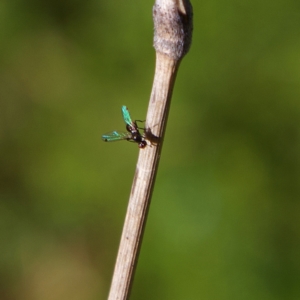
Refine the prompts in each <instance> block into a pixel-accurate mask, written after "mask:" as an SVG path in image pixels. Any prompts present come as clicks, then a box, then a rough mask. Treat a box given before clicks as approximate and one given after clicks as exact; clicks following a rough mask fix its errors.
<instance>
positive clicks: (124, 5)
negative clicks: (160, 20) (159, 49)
mask: <svg viewBox="0 0 300 300" xmlns="http://www.w3.org/2000/svg"><path fill="white" fill-rule="evenodd" d="M194 2H195V3H193V6H194V35H193V43H192V47H191V50H190V53H189V54H188V55H187V56H186V57H185V58H184V60H183V61H182V64H181V67H180V70H179V73H178V77H177V81H176V85H175V89H174V93H173V100H172V106H171V111H170V116H169V122H168V126H167V132H166V137H165V143H164V149H163V152H162V156H161V161H160V169H159V173H158V176H157V180H156V186H155V190H154V193H153V199H152V204H151V208H150V213H149V217H148V223H147V228H146V231H145V235H144V243H143V245H142V249H141V255H140V260H139V265H138V268H137V273H136V276H135V282H134V285H133V289H132V297H131V299H132V300H141V299H143V300H198V299H205V300H212V299H213V300H214V299H217V300H227V299H228V300H229V299H230V300H235V299H236V300H241V299H242V300H248V299H249V300H253V299H264V300H282V299H284V300H296V299H300V285H299V282H300V258H299V257H300V256H299V253H300V217H299V215H300V201H299V200H300V39H299V36H300V4H299V3H300V2H299V1H298V0H291V1H280V0H275V1H274V0H273V1H270V0H266V1H263V2H262V1H242V2H241V1H229V2H228V1H227V2H224V1H221V2H220V1H207V2H203V1H197V2H196V1H194ZM152 5H153V3H152V2H151V1H150V2H149V1H148V3H146V2H145V1H140V2H139V3H138V2H131V3H130V2H128V1H127V2H124V1H106V2H105V1H95V0H87V1H58V0H55V1H52V0H51V1H50V0H46V1H38V0H29V1H25V0H15V1H9V0H3V1H1V3H0V40H1V46H0V153H1V155H0V160H1V161H0V238H1V250H0V270H1V272H0V299H1V300H10V299H15V300H52V299H53V300H54V299H55V300H66V299H72V300H77V299H78V300H82V299H84V300H96V299H98V300H99V299H100V300H102V299H103V300H104V299H106V297H107V293H108V290H109V285H110V280H111V275H112V272H113V267H114V263H115V258H116V252H117V247H118V243H119V239H120V234H121V228H122V224H123V220H124V215H125V211H126V206H127V201H128V197H129V193H130V187H131V182H132V179H133V175H134V169H135V165H136V160H137V155H138V151H139V150H138V147H137V145H136V144H135V143H128V142H126V141H124V142H120V143H104V142H103V141H102V140H101V136H102V134H104V133H106V132H110V131H113V130H121V131H126V129H125V125H124V120H123V118H122V114H121V106H122V105H126V106H127V107H128V108H129V110H130V113H131V116H132V117H133V118H134V119H140V120H143V119H144V118H145V115H146V110H147V106H148V104H147V102H148V99H149V96H150V91H151V85H152V79H153V73H154V64H155V53H154V50H153V48H152V36H153V33H152V29H153V24H152V17H151V9H152Z"/></svg>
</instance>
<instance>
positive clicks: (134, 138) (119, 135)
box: [102, 105, 147, 149]
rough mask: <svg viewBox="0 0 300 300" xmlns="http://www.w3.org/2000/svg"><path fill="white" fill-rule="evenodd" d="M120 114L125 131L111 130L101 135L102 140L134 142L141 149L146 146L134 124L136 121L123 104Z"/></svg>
mask: <svg viewBox="0 0 300 300" xmlns="http://www.w3.org/2000/svg"><path fill="white" fill-rule="evenodd" d="M122 115H123V119H124V121H125V124H126V130H127V132H122V131H113V132H109V133H106V134H103V135H102V140H103V141H104V142H115V141H121V140H126V141H129V142H135V143H137V144H138V146H139V148H141V149H143V148H145V147H146V146H147V142H146V141H145V138H144V136H143V135H142V134H140V132H139V128H138V126H137V124H136V122H137V121H139V120H137V121H132V119H131V117H130V114H129V111H128V109H127V107H126V106H125V105H123V106H122Z"/></svg>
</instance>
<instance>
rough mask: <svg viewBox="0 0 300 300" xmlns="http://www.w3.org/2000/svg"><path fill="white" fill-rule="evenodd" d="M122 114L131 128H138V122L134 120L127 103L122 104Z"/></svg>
mask: <svg viewBox="0 0 300 300" xmlns="http://www.w3.org/2000/svg"><path fill="white" fill-rule="evenodd" d="M122 115H123V119H124V121H125V123H126V124H127V125H129V126H130V127H131V128H136V124H135V123H134V122H133V121H132V119H131V117H130V114H129V110H128V108H127V107H126V106H125V105H123V106H122Z"/></svg>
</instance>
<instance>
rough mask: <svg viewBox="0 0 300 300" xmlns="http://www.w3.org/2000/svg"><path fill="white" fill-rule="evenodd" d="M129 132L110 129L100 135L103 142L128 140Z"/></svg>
mask: <svg viewBox="0 0 300 300" xmlns="http://www.w3.org/2000/svg"><path fill="white" fill-rule="evenodd" d="M130 139H131V134H130V133H129V132H122V131H112V132H109V133H106V134H103V135H102V140H103V141H104V142H116V141H122V140H130Z"/></svg>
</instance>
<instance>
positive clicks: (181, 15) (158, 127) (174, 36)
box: [108, 0, 192, 300]
mask: <svg viewBox="0 0 300 300" xmlns="http://www.w3.org/2000/svg"><path fill="white" fill-rule="evenodd" d="M153 15H154V26H155V36H154V47H155V49H156V67H155V76H154V82H153V87H152V92H151V97H150V101H149V106H148V113H147V119H146V133H147V135H148V137H149V139H150V140H151V141H152V143H153V144H154V145H148V146H147V147H146V148H145V149H141V150H140V153H139V158H138V162H137V166H136V172H135V176H134V180H133V185H132V189H131V194H130V199H129V204H128V208H127V214H126V218H125V223H124V227H123V232H122V237H121V242H120V247H119V252H118V257H117V261H116V265H115V270H114V275H113V280H112V284H111V289H110V293H109V297H108V300H117V299H118V300H125V299H128V297H129V292H130V287H131V284H132V280H133V275H134V271H135V267H136V264H137V258H138V252H139V249H140V246H141V241H142V235H143V231H144V228H145V224H146V217H147V212H148V209H149V204H150V199H151V194H152V191H153V187H154V181H155V176H156V173H157V168H158V163H159V158H160V153H161V149H162V143H163V137H164V132H165V128H166V122H167V117H168V112H169V107H170V102H171V96H172V91H173V86H174V82H175V78H176V73H177V70H178V67H179V64H180V61H181V59H182V57H183V56H184V54H185V53H186V52H187V51H188V49H189V46H190V43H191V32H192V10H191V6H190V3H189V2H188V0H156V3H155V6H154V9H153ZM183 23H185V24H183ZM178 26H179V27H180V28H178ZM185 26H187V28H186V27H185ZM155 137H157V138H155Z"/></svg>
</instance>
